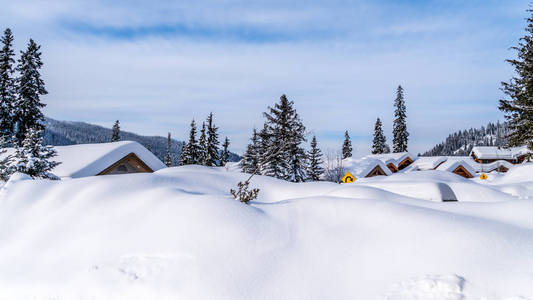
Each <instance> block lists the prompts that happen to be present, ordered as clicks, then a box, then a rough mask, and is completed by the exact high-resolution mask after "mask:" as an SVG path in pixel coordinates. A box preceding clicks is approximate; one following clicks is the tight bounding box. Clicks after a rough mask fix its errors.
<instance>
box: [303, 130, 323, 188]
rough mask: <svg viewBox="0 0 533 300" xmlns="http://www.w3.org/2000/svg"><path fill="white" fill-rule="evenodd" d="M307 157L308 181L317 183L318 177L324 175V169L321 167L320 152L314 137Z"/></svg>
mask: <svg viewBox="0 0 533 300" xmlns="http://www.w3.org/2000/svg"><path fill="white" fill-rule="evenodd" d="M307 157H309V168H308V171H307V174H309V179H310V180H312V181H319V180H320V176H321V175H322V174H323V173H324V168H323V167H322V164H323V163H324V161H323V160H322V151H320V149H319V148H318V145H317V142H316V136H313V139H312V140H311V150H309V152H308V153H307Z"/></svg>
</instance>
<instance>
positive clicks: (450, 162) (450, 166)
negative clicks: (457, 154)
mask: <svg viewBox="0 0 533 300" xmlns="http://www.w3.org/2000/svg"><path fill="white" fill-rule="evenodd" d="M459 166H462V167H463V168H464V169H465V170H467V171H468V173H470V174H471V175H474V174H476V169H475V168H474V167H472V166H471V165H470V163H468V162H466V161H465V160H464V159H460V158H458V159H454V158H449V159H447V160H446V161H445V162H443V163H442V164H440V166H438V167H437V170H439V171H447V172H453V171H455V169H457V167H459Z"/></svg>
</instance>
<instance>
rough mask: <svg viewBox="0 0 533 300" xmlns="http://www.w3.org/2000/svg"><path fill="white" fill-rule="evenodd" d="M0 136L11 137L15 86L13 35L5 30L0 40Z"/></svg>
mask: <svg viewBox="0 0 533 300" xmlns="http://www.w3.org/2000/svg"><path fill="white" fill-rule="evenodd" d="M0 42H1V43H2V49H0V135H3V136H4V137H11V136H12V135H13V124H15V121H14V112H13V110H14V107H15V101H16V84H15V78H14V77H13V74H14V72H15V70H14V67H13V65H14V63H15V59H14V57H15V51H14V50H13V35H12V34H11V30H10V29H9V28H7V29H6V30H5V31H4V36H3V37H2V38H1V39H0Z"/></svg>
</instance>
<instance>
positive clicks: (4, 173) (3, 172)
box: [0, 136, 13, 181]
mask: <svg viewBox="0 0 533 300" xmlns="http://www.w3.org/2000/svg"><path fill="white" fill-rule="evenodd" d="M8 140H9V139H8V138H7V137H6V136H0V157H1V159H0V180H3V181H7V180H9V176H11V173H12V168H11V162H12V160H13V156H12V155H9V154H6V153H7V150H6V147H7V146H8Z"/></svg>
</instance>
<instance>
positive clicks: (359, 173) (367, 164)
mask: <svg viewBox="0 0 533 300" xmlns="http://www.w3.org/2000/svg"><path fill="white" fill-rule="evenodd" d="M376 166H379V167H380V168H381V169H382V170H383V171H384V172H385V174H387V175H391V174H392V172H391V171H390V170H389V168H388V167H387V165H385V163H383V161H381V160H379V159H376V158H370V157H365V158H360V159H355V158H353V157H349V158H345V159H343V160H342V167H343V168H344V169H346V170H347V171H349V172H350V173H352V175H353V176H355V178H356V179H358V178H364V177H366V176H367V175H368V174H369V173H370V172H371V171H372V170H373V169H374V168H375V167H376Z"/></svg>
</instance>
